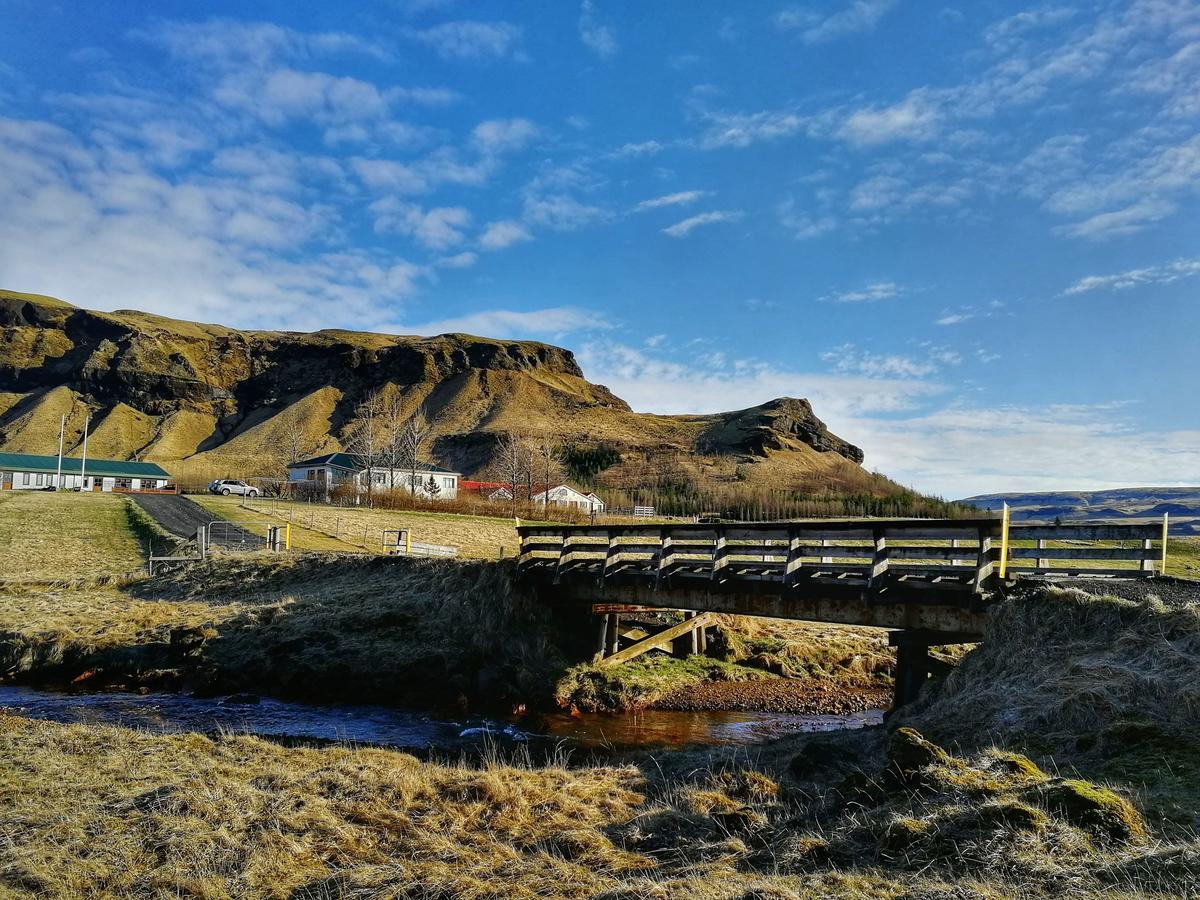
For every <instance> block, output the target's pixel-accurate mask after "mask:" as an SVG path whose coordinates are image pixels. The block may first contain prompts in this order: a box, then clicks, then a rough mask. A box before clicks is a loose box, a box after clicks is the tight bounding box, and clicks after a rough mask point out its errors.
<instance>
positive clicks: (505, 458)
mask: <svg viewBox="0 0 1200 900" xmlns="http://www.w3.org/2000/svg"><path fill="white" fill-rule="evenodd" d="M530 459H531V455H530V453H529V450H528V448H527V447H526V442H525V440H524V439H523V438H522V437H520V436H519V435H517V434H515V433H514V432H511V431H506V432H505V433H504V434H503V435H501V436H500V440H499V441H497V442H496V455H495V456H494V457H493V459H492V468H493V469H495V471H496V473H497V474H498V475H499V476H500V480H501V481H502V482H503V483H504V484H505V485H506V486H507V487H508V490H509V493H510V494H511V495H512V498H511V501H510V504H509V505H510V508H511V512H512V516H513V518H514V519H515V518H516V516H517V496H518V493H519V492H520V487H519V485H520V484H521V482H522V481H524V480H525V478H526V473H527V472H528V471H529V461H530Z"/></svg>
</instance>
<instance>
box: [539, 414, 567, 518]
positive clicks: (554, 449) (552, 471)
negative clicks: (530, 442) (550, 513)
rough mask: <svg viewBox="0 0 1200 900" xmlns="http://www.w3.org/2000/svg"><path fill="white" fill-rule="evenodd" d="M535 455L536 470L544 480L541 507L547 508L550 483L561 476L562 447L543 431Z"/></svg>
mask: <svg viewBox="0 0 1200 900" xmlns="http://www.w3.org/2000/svg"><path fill="white" fill-rule="evenodd" d="M537 455H538V468H539V469H540V474H541V475H542V476H543V477H544V479H545V480H544V481H543V482H542V490H543V491H544V492H545V493H544V494H543V495H542V501H543V502H542V505H543V506H544V507H549V505H550V484H551V481H552V480H557V479H558V478H560V477H561V476H562V469H563V464H562V460H563V452H562V446H561V445H559V444H558V442H556V441H555V440H553V439H552V438H551V437H550V434H549V433H548V432H545V431H543V432H542V436H541V438H540V439H539V440H538V444H537Z"/></svg>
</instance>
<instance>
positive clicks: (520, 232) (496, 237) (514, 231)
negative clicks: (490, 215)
mask: <svg viewBox="0 0 1200 900" xmlns="http://www.w3.org/2000/svg"><path fill="white" fill-rule="evenodd" d="M529 240H533V235H531V234H530V233H529V229H527V228H526V227H525V226H524V225H522V224H521V223H520V222H514V221H513V220H511V219H505V220H502V221H500V222H492V223H490V224H489V225H488V226H487V228H485V229H484V230H483V234H482V235H480V236H479V246H481V247H482V248H483V249H484V250H503V249H504V248H505V247H511V246H512V245H513V244H520V243H523V242H524V241H529Z"/></svg>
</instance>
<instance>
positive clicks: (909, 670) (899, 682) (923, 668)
mask: <svg viewBox="0 0 1200 900" xmlns="http://www.w3.org/2000/svg"><path fill="white" fill-rule="evenodd" d="M888 643H890V644H891V645H892V646H893V647H895V648H896V686H895V693H894V694H893V695H892V711H893V712H894V711H895V710H897V709H899V708H900V707H902V706H906V705H908V704H909V703H912V702H913V701H914V700H916V699H917V696H918V695H919V694H920V693H921V688H922V687H923V686H924V685H925V682H926V681H928V680H929V674H930V672H931V671H932V665H931V660H930V658H929V647H930V644H929V638H928V637H927V636H926V635H922V634H909V633H907V632H904V631H894V632H892V634H891V636H890V637H889V638H888Z"/></svg>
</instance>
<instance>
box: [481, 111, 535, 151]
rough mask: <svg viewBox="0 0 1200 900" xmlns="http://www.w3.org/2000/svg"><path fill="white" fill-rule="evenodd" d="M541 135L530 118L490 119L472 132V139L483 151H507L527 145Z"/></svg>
mask: <svg viewBox="0 0 1200 900" xmlns="http://www.w3.org/2000/svg"><path fill="white" fill-rule="evenodd" d="M538 135H539V131H538V127H537V126H536V125H535V124H533V122H531V121H529V120H528V119H489V120H488V121H486V122H480V123H479V124H478V125H476V126H475V129H474V130H473V131H472V132H471V141H472V143H474V145H475V147H476V148H477V149H478V150H479V151H480V152H482V153H506V152H509V151H514V150H521V149H523V148H525V147H527V146H528V145H529V144H530V143H531V142H532V141H534V140H535V139H537V137H538Z"/></svg>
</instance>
